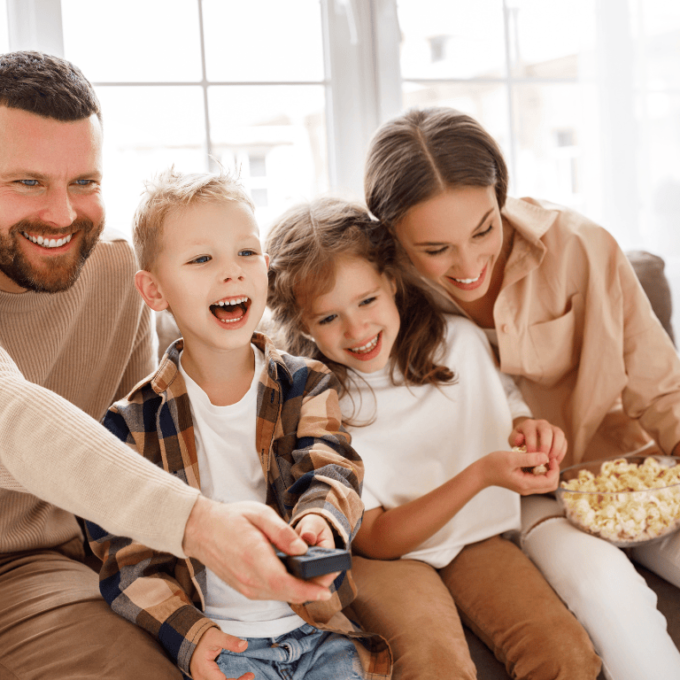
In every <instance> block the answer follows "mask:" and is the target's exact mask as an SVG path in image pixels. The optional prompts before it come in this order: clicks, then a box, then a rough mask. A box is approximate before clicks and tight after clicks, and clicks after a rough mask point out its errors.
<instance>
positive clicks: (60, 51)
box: [7, 0, 64, 57]
mask: <svg viewBox="0 0 680 680" xmlns="http://www.w3.org/2000/svg"><path fill="white" fill-rule="evenodd" d="M7 22H8V28H9V46H10V50H12V51H13V52H16V51H18V50H38V51H40V52H46V53H47V54H53V55H55V56H57V57H63V56H64V33H63V27H62V22H61V0H7Z"/></svg>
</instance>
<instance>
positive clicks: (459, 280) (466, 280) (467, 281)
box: [451, 274, 481, 283]
mask: <svg viewBox="0 0 680 680" xmlns="http://www.w3.org/2000/svg"><path fill="white" fill-rule="evenodd" d="M479 276H481V274H480V275H479ZM479 276H478V277H477V278H476V279H453V276H452V277H451V278H452V279H453V280H454V281H457V282H458V283H474V282H475V281H479Z"/></svg>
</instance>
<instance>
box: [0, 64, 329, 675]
mask: <svg viewBox="0 0 680 680" xmlns="http://www.w3.org/2000/svg"><path fill="white" fill-rule="evenodd" d="M101 143H102V128H101V114H100V110H99V102H98V101H97V98H96V95H95V93H94V90H93V89H92V86H91V85H90V83H89V82H88V81H87V80H86V79H85V78H84V77H83V75H82V73H80V71H79V70H78V69H77V68H75V67H74V66H73V65H71V64H69V63H68V62H66V61H64V60H61V59H57V58H54V57H49V56H46V55H41V54H38V53H31V52H17V53H12V54H6V55H2V56H0V679H1V680H5V679H6V678H8V679H10V678H11V679H14V678H21V679H22V680H29V679H33V678H36V679H37V678H45V677H48V676H49V677H50V678H51V679H52V680H54V679H55V678H64V679H66V678H69V680H70V679H72V678H76V677H77V678H90V677H92V678H95V677H96V678H99V677H106V678H116V679H117V678H120V679H123V678H125V679H127V678H145V679H147V678H178V677H180V674H179V673H178V671H177V669H176V668H175V667H174V665H173V664H171V663H170V662H169V661H168V660H167V659H166V658H165V656H164V655H163V652H162V651H161V650H160V648H159V647H158V646H157V645H156V643H155V642H153V641H152V640H150V639H149V638H148V637H147V636H146V635H145V634H144V633H142V632H141V631H140V630H139V629H137V628H136V627H135V626H132V625H131V624H128V623H127V622H125V621H124V620H123V619H121V618H120V617H118V616H117V615H116V614H114V613H113V612H111V611H110V610H109V608H108V607H107V606H106V604H105V603H104V602H103V600H102V599H101V598H100V596H99V590H98V584H97V583H98V579H97V575H96V574H95V573H94V572H93V571H91V570H90V569H89V568H87V567H86V566H84V565H83V564H82V563H81V562H80V561H79V560H80V559H81V558H82V556H83V539H82V534H81V532H80V528H79V526H78V524H77V521H76V519H75V517H74V515H73V514H72V513H76V514H78V515H81V516H83V517H85V518H87V519H92V520H93V521H95V522H97V523H99V524H100V525H101V526H104V527H106V528H107V529H109V530H111V531H113V532H116V533H119V534H123V535H129V536H131V537H133V538H136V539H137V540H139V541H142V542H144V543H146V544H147V545H149V546H152V547H154V548H157V549H159V550H164V551H167V552H172V553H173V554H176V555H178V556H185V555H187V556H191V557H196V558H197V559H199V560H200V561H201V562H203V563H204V564H206V565H207V566H209V567H210V568H211V569H213V570H214V571H215V572H216V573H217V574H218V575H220V576H221V577H222V578H223V579H224V580H225V581H226V582H228V583H229V584H230V585H232V586H234V587H236V588H237V589H238V590H240V591H241V592H242V593H243V594H245V595H247V596H249V597H253V598H261V599H273V598H276V599H285V600H289V601H292V602H302V601H305V600H314V599H326V598H327V597H329V596H330V593H329V592H328V591H327V589H325V588H321V587H320V586H318V585H315V584H312V583H307V584H305V583H303V582H301V581H298V580H295V579H293V578H291V577H289V576H288V575H287V574H285V572H284V570H283V568H282V566H281V565H280V563H279V562H278V560H277V559H276V557H275V556H274V553H273V550H272V548H271V545H270V543H274V544H276V545H277V546H278V547H280V548H282V549H284V550H286V551H287V552H290V553H301V552H304V550H305V547H304V544H303V543H302V541H301V540H300V539H298V538H297V536H296V534H295V533H294V532H293V531H292V530H291V529H290V528H289V527H287V526H286V525H285V524H284V523H283V522H282V521H280V520H279V519H278V517H276V516H275V513H274V512H273V511H269V509H268V508H266V507H265V506H260V505H256V504H233V505H221V504H218V503H214V502H212V501H210V500H208V499H206V498H204V497H201V496H200V495H199V494H197V492H196V491H195V490H192V489H190V488H189V487H188V486H187V485H186V484H184V482H183V481H181V480H178V479H174V478H173V477H171V476H170V475H167V474H165V473H164V472H162V471H161V470H159V469H157V468H155V467H154V466H152V465H148V464H146V462H145V461H144V460H143V459H141V458H140V457H139V456H137V455H135V454H133V453H131V452H130V451H129V450H128V449H127V447H125V446H124V445H122V444H120V443H119V442H117V441H116V440H115V439H114V438H113V437H112V436H110V435H109V434H108V433H107V432H105V431H104V429H103V428H102V427H101V426H100V425H99V424H98V423H97V422H95V420H93V418H94V419H97V420H98V419H99V418H100V417H101V416H102V415H103V413H104V411H105V410H106V408H107V407H108V406H109V405H110V403H112V402H113V401H114V400H116V399H118V398H120V397H122V396H124V395H125V394H126V393H127V392H128V391H129V390H130V389H131V387H132V386H133V385H134V384H135V383H136V382H137V381H139V380H140V379H141V378H143V377H144V376H145V375H146V374H148V373H149V372H150V370H151V369H152V367H153V360H152V346H151V341H152V328H151V322H150V317H149V315H148V314H147V313H146V312H145V311H144V308H143V305H142V303H141V299H139V298H138V296H137V295H136V292H135V290H134V287H133V274H134V271H135V268H136V267H135V263H134V257H133V255H132V252H131V249H130V247H129V246H128V245H127V243H126V242H125V241H124V240H120V239H118V240H116V239H114V240H107V239H102V240H100V234H101V232H102V229H103V224H104V207H103V203H102V199H101V191H100V184H101V176H102V164H101ZM59 395H60V396H59ZM88 414H89V415H88ZM176 444H177V443H176V442H173V441H167V442H165V443H164V445H165V447H166V453H167V455H172V452H173V448H172V447H173V446H176ZM103 480H106V486H104V483H103ZM159 505H161V506H162V507H163V508H164V509H163V511H159ZM152 508H153V511H152V510H151V509H152ZM234 651H240V649H239V648H238V647H237V646H235V647H234Z"/></svg>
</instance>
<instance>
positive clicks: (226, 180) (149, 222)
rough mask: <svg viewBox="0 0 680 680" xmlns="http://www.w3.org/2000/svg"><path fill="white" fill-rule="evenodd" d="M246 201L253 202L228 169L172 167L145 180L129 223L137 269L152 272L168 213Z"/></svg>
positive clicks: (252, 206) (251, 203) (249, 205)
mask: <svg viewBox="0 0 680 680" xmlns="http://www.w3.org/2000/svg"><path fill="white" fill-rule="evenodd" d="M226 201H236V202H237V203H245V204H246V205H247V206H248V207H249V208H250V209H251V210H253V211H254V210H255V205H254V204H253V201H252V200H251V198H250V196H248V194H247V193H246V190H245V189H244V187H243V185H242V184H241V183H240V182H239V181H238V180H237V179H236V178H235V177H233V176H232V175H230V174H229V173H227V172H219V173H208V172H201V173H192V174H187V173H181V172H177V171H176V170H175V169H174V167H172V168H169V169H168V170H165V171H164V172H162V173H160V174H159V175H157V176H156V177H155V178H154V179H153V180H152V181H150V182H147V183H146V190H145V191H144V194H143V195H142V200H141V201H140V203H139V205H138V206H137V210H136V212H135V216H134V219H133V222H132V241H133V243H134V246H135V253H136V254H137V264H138V265H139V267H140V269H145V270H146V271H151V268H152V267H153V265H154V262H155V260H156V257H157V256H158V254H159V253H160V252H161V248H162V243H161V238H162V236H163V223H164V222H165V220H166V218H167V216H168V214H169V213H170V212H173V211H175V210H178V209H183V208H187V207H189V206H191V205H195V204H198V203H223V202H226Z"/></svg>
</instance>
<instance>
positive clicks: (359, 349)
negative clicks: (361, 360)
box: [349, 333, 380, 354]
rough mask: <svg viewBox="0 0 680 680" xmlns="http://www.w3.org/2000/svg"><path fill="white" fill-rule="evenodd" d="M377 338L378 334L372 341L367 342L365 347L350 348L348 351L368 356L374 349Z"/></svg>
mask: <svg viewBox="0 0 680 680" xmlns="http://www.w3.org/2000/svg"><path fill="white" fill-rule="evenodd" d="M379 338H380V333H378V335H376V336H375V337H374V338H373V340H371V341H370V342H367V343H366V344H365V345H362V346H361V347H352V348H351V349H350V350H349V351H350V352H354V353H355V354H368V353H369V352H371V351H373V350H374V349H375V348H376V346H377V344H378V339H379Z"/></svg>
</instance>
